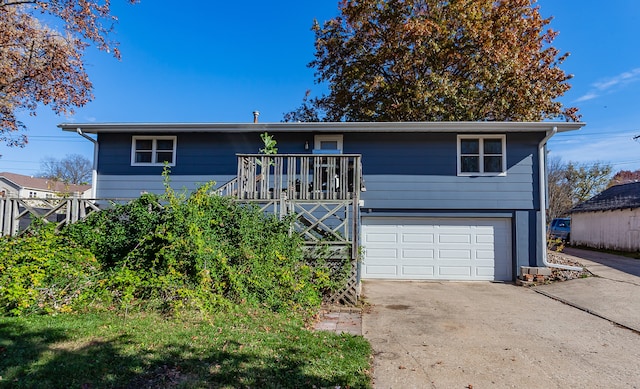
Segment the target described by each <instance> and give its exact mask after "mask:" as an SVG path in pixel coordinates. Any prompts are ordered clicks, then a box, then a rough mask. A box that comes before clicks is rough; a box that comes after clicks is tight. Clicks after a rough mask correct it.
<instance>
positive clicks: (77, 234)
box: [64, 194, 163, 266]
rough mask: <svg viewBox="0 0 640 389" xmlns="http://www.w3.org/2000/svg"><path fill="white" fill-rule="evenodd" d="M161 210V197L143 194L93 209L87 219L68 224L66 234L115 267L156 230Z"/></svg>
mask: <svg viewBox="0 0 640 389" xmlns="http://www.w3.org/2000/svg"><path fill="white" fill-rule="evenodd" d="M162 213H163V212H162V206H161V205H160V198H159V197H158V196H157V195H154V194H144V195H142V196H140V198H138V199H136V200H135V201H131V202H129V203H127V204H124V205H123V204H116V205H114V207H113V208H108V209H105V210H103V211H101V212H94V213H92V214H90V215H89V216H88V217H87V218H86V219H85V220H84V221H82V222H79V223H75V224H72V225H69V226H68V227H67V228H66V229H65V230H64V234H65V236H67V237H69V238H71V239H72V240H74V241H75V242H77V243H78V244H79V245H81V246H83V247H86V248H88V249H89V250H91V252H93V253H94V254H95V255H96V258H98V260H99V261H100V262H101V263H102V264H104V265H105V266H113V265H115V264H116V263H118V262H119V261H120V260H121V259H122V258H124V257H125V256H126V255H127V254H128V253H129V252H131V250H133V249H134V247H135V246H136V245H137V244H138V242H139V241H140V240H141V239H142V238H144V237H145V236H146V235H148V234H149V233H150V232H153V230H154V229H155V228H156V226H157V225H158V223H160V222H161V218H162Z"/></svg>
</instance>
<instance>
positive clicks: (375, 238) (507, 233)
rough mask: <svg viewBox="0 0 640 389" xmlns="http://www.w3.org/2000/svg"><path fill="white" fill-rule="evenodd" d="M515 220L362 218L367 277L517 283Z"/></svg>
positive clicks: (364, 264) (363, 272) (363, 274)
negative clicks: (513, 253)
mask: <svg viewBox="0 0 640 389" xmlns="http://www.w3.org/2000/svg"><path fill="white" fill-rule="evenodd" d="M510 226H511V223H510V219H433V218H418V217H415V218H409V217H408V218H395V217H394V218H391V217H365V218H363V219H362V245H363V246H364V261H363V267H362V278H387V279H439V280H500V281H511V280H512V277H513V276H512V264H511V227H510Z"/></svg>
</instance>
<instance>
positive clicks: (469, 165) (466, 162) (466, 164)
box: [460, 157, 480, 173]
mask: <svg viewBox="0 0 640 389" xmlns="http://www.w3.org/2000/svg"><path fill="white" fill-rule="evenodd" d="M460 162H461V166H460V171H461V172H463V173H478V172H480V158H479V157H461V158H460Z"/></svg>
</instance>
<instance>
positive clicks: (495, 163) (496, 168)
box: [484, 157, 502, 173]
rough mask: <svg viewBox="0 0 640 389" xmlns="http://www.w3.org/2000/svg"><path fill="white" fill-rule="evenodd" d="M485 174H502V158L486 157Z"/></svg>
mask: <svg viewBox="0 0 640 389" xmlns="http://www.w3.org/2000/svg"><path fill="white" fill-rule="evenodd" d="M484 171H485V173H502V157H484Z"/></svg>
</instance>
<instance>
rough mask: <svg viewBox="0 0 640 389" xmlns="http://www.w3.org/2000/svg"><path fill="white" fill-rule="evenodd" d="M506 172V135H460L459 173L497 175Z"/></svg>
mask: <svg viewBox="0 0 640 389" xmlns="http://www.w3.org/2000/svg"><path fill="white" fill-rule="evenodd" d="M506 172H507V158H506V137H505V136H504V135H458V175H461V176H480V175H486V176H496V175H505V174H506Z"/></svg>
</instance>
